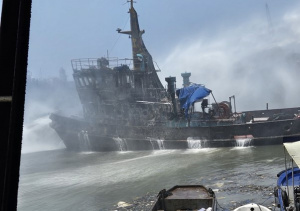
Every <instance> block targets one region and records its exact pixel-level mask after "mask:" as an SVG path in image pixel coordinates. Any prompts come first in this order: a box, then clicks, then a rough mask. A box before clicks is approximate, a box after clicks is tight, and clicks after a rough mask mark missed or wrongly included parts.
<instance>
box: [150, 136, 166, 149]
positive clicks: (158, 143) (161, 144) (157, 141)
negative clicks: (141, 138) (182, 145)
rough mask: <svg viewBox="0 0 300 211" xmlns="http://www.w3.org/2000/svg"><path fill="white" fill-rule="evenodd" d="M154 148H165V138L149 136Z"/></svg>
mask: <svg viewBox="0 0 300 211" xmlns="http://www.w3.org/2000/svg"><path fill="white" fill-rule="evenodd" d="M148 139H149V141H150V143H151V145H152V149H153V150H157V149H158V150H164V149H165V145H164V140H163V139H156V138H148Z"/></svg>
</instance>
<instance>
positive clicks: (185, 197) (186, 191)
mask: <svg viewBox="0 0 300 211" xmlns="http://www.w3.org/2000/svg"><path fill="white" fill-rule="evenodd" d="M150 210H151V211H159V210H164V211H173V210H174V211H175V210H203V211H204V210H208V211H214V210H217V204H216V196H215V193H214V192H213V191H212V190H211V189H207V188H206V187H204V186H202V185H183V186H180V185H178V186H174V187H173V188H171V189H169V190H167V191H166V190H165V189H163V190H161V191H160V192H159V194H158V197H157V200H156V202H155V203H154V205H153V207H152V208H151V209H150Z"/></svg>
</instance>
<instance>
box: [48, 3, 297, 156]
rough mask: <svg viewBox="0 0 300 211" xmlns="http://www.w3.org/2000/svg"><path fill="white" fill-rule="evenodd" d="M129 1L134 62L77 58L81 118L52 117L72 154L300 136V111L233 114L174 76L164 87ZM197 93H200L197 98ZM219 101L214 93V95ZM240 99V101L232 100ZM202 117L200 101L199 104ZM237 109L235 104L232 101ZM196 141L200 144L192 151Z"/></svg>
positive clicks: (270, 141)
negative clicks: (196, 106)
mask: <svg viewBox="0 0 300 211" xmlns="http://www.w3.org/2000/svg"><path fill="white" fill-rule="evenodd" d="M129 3H130V9H129V14H130V30H129V31H123V30H122V29H117V32H118V33H121V34H126V35H129V37H130V39H131V43H132V58H131V59H123V60H122V59H118V58H112V57H108V56H107V57H105V58H104V57H102V58H88V59H74V60H72V61H71V64H72V69H73V78H74V83H75V86H76V90H77V93H78V96H79V99H80V102H81V105H82V110H83V118H82V119H78V118H71V117H64V116H61V115H59V114H55V113H53V114H51V116H50V118H51V120H52V123H51V127H52V128H53V129H54V130H55V131H56V132H57V134H58V135H59V136H60V138H61V139H62V140H63V142H64V143H65V145H66V147H67V149H70V150H76V151H82V150H92V151H118V150H155V149H187V148H194V147H229V146H235V145H236V143H237V140H240V139H242V140H243V139H246V140H248V142H249V143H250V142H251V144H252V145H268V144H280V143H282V138H283V137H285V136H290V135H295V134H300V123H299V122H300V119H299V116H300V115H299V111H300V107H298V108H287V109H275V110H269V109H266V110H261V111H248V112H239V113H237V112H233V107H234V110H236V109H235V106H232V102H231V99H232V97H230V98H229V99H230V102H228V101H222V102H217V101H216V100H215V102H214V103H211V104H208V100H207V99H205V97H207V96H208V95H209V94H211V95H212V91H211V90H209V89H207V88H206V87H205V86H203V85H200V84H191V83H190V82H189V77H190V76H191V74H190V73H183V74H182V76H183V79H184V80H183V81H184V87H183V88H181V89H177V88H176V78H175V77H168V78H165V80H166V82H167V83H168V88H167V89H165V87H164V86H163V84H162V83H161V81H160V79H159V77H158V75H157V72H158V70H159V68H158V70H157V67H155V65H154V64H155V62H154V61H153V59H152V56H151V55H150V53H149V52H148V50H147V49H146V46H145V44H144V42H143V39H142V35H143V34H144V33H145V31H144V30H140V27H139V23H138V15H137V13H136V11H135V9H134V7H133V1H132V0H131V1H129ZM194 95H195V96H194ZM213 98H214V96H213ZM233 99H234V101H235V98H233ZM201 101H202V103H201V107H202V112H198V113H197V112H196V111H195V109H194V104H195V103H197V102H201ZM234 105H235V102H234ZM191 143H194V144H196V145H197V146H191Z"/></svg>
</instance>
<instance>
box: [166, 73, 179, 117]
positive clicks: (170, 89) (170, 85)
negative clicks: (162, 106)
mask: <svg viewBox="0 0 300 211" xmlns="http://www.w3.org/2000/svg"><path fill="white" fill-rule="evenodd" d="M165 80H166V82H167V83H168V93H169V94H170V96H171V99H172V104H173V111H174V114H175V115H177V105H176V99H175V91H176V84H175V83H176V77H168V78H165Z"/></svg>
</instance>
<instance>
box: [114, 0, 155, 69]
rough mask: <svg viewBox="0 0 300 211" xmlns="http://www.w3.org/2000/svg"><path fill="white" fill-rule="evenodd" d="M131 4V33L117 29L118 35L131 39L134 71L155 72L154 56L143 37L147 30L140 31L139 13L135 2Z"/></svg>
mask: <svg viewBox="0 0 300 211" xmlns="http://www.w3.org/2000/svg"><path fill="white" fill-rule="evenodd" d="M127 2H130V9H129V12H128V13H129V14H130V31H122V30H121V29H117V31H118V33H121V34H128V35H129V37H130V38H131V44H132V58H133V69H134V70H141V71H151V72H152V71H155V68H154V65H153V60H152V56H151V55H150V53H149V52H148V50H147V48H146V46H145V44H144V42H143V39H142V35H143V34H144V33H145V30H140V26H139V21H138V16H137V12H136V11H135V9H134V7H133V0H128V1H127Z"/></svg>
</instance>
